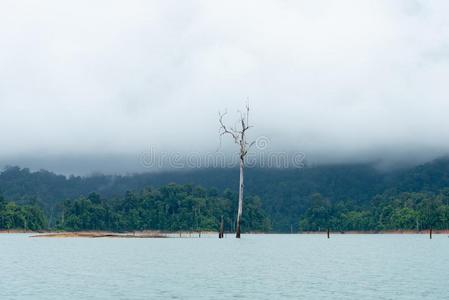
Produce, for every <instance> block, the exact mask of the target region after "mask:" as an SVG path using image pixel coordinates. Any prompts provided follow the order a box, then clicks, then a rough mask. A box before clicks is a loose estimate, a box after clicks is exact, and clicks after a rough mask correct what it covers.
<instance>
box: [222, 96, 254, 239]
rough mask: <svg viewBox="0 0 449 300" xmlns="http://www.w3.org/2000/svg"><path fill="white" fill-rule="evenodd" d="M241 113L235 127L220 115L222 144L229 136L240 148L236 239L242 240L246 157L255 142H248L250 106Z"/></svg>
mask: <svg viewBox="0 0 449 300" xmlns="http://www.w3.org/2000/svg"><path fill="white" fill-rule="evenodd" d="M239 113H240V118H239V119H238V121H237V122H236V124H235V125H234V126H233V127H228V126H226V125H225V124H224V121H223V118H224V117H225V116H226V115H227V112H226V111H225V112H224V113H219V114H218V116H219V122H220V131H219V133H220V144H221V139H222V137H223V136H225V135H229V136H231V137H232V138H233V140H234V143H236V144H237V145H239V148H240V184H239V203H238V211H237V224H236V238H240V222H241V219H242V211H243V189H244V184H243V182H244V180H243V171H244V167H245V156H246V155H247V154H248V150H249V149H250V148H251V147H252V146H253V145H254V144H255V141H253V142H248V140H247V135H246V132H247V131H248V130H249V129H250V128H252V126H250V125H249V105H248V104H246V106H245V111H244V112H241V111H239Z"/></svg>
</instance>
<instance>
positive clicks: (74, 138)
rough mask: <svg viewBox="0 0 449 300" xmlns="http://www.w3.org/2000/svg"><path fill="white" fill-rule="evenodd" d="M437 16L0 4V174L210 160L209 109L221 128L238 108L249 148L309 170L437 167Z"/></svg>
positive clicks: (193, 4) (255, 5)
mask: <svg viewBox="0 0 449 300" xmlns="http://www.w3.org/2000/svg"><path fill="white" fill-rule="evenodd" d="M448 11H449V2H448V1H444V0H441V1H413V0H409V1H391V0H385V1H379V0H373V1H363V0H362V1H361V0H353V1H331V0H329V1H278V0H276V1H274V0H273V1H260V0H257V1H256V0H254V1H221V2H218V1H167V0H164V1H148V0H146V1H111V0H104V1H87V0H86V1H57V0H54V1H49V0H41V1H32V0H30V1H16V0H3V1H1V3H0V141H1V143H0V145H1V147H0V165H7V164H18V165H21V166H24V167H31V168H35V169H38V168H46V169H50V170H55V171H58V172H64V173H71V172H75V173H90V172H93V171H104V172H132V171H142V170H145V168H144V167H143V166H142V162H141V156H142V153H146V151H149V150H148V149H152V150H151V151H155V152H157V153H179V155H181V156H182V155H190V153H201V154H205V153H206V154H207V153H212V152H215V151H217V148H218V147H219V146H220V141H219V138H218V128H219V126H218V112H219V111H223V110H224V109H227V110H228V112H229V114H228V120H229V122H231V123H232V122H233V120H235V117H237V113H236V111H237V110H238V109H240V108H242V107H243V106H244V105H245V103H246V101H248V102H249V104H250V106H251V118H250V120H251V122H252V124H253V125H254V126H255V127H254V128H253V129H251V135H252V138H254V139H256V138H257V137H260V136H265V137H267V138H268V139H269V146H268V147H269V148H268V149H270V151H273V152H276V151H277V152H300V153H303V154H304V155H305V157H306V160H307V161H308V162H311V163H335V162H375V163H377V164H380V165H397V164H404V163H416V162H423V161H426V160H430V159H433V158H436V157H439V156H442V155H445V154H447V153H448V152H449V118H448V117H447V115H448V113H449V99H448V96H449V83H448V78H449V18H447V12H448ZM247 99H248V100H247ZM233 146H234V145H232V143H231V141H230V140H229V139H224V140H223V143H222V147H221V151H224V152H225V153H231V152H232V151H234V150H236V148H235V147H233ZM254 151H257V149H254Z"/></svg>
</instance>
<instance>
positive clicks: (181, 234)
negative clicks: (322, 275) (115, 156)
mask: <svg viewBox="0 0 449 300" xmlns="http://www.w3.org/2000/svg"><path fill="white" fill-rule="evenodd" d="M429 233H430V232H429V230H377V231H376V230H367V231H361V230H354V231H330V232H329V234H330V235H344V234H360V235H363V234H368V235H371V234H429ZM0 234H31V236H30V237H37V238H44V237H47V238H200V237H213V236H215V235H217V236H218V232H214V231H170V232H165V231H156V230H144V231H132V232H113V231H101V230H92V231H51V230H42V231H31V230H0ZM233 234H234V233H232V232H228V233H226V235H233ZM244 234H245V235H260V234H287V235H288V234H297V235H298V234H299V235H301V234H304V235H326V234H327V231H302V232H296V233H277V232H248V233H244ZM432 234H436V235H439V234H447V235H449V230H448V229H442V230H432Z"/></svg>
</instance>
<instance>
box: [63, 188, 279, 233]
mask: <svg viewBox="0 0 449 300" xmlns="http://www.w3.org/2000/svg"><path fill="white" fill-rule="evenodd" d="M234 198H235V195H234V194H233V193H231V192H230V191H229V190H227V191H225V192H224V193H223V195H218V193H217V190H216V189H209V190H208V191H206V190H205V189H203V188H201V187H193V186H191V185H182V186H181V185H175V184H170V185H166V186H162V187H161V188H159V189H145V190H144V191H142V192H138V193H137V192H135V193H132V192H127V193H126V195H125V196H124V197H122V198H118V199H112V200H104V199H101V198H100V196H99V195H98V194H95V193H92V194H90V195H89V196H88V197H87V198H84V197H82V198H80V199H77V200H75V201H66V202H65V203H64V206H63V213H62V216H61V219H60V220H59V221H58V224H57V227H58V228H60V229H64V230H111V231H134V230H146V229H151V230H162V231H178V230H182V231H196V230H209V231H217V229H218V228H219V224H220V222H221V217H222V216H223V219H224V224H225V228H226V230H227V231H232V230H233V224H234V220H235V211H236V205H235V204H236V203H235V201H234V200H235V199H234ZM242 224H243V226H244V228H245V230H246V231H262V232H268V231H270V230H271V228H270V221H269V219H268V218H267V217H266V216H265V214H264V212H263V210H262V208H261V200H260V199H259V198H258V197H249V198H247V199H246V203H245V213H244V215H243V219H242Z"/></svg>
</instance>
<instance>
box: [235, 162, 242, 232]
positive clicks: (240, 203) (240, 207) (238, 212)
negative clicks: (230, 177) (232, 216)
mask: <svg viewBox="0 0 449 300" xmlns="http://www.w3.org/2000/svg"><path fill="white" fill-rule="evenodd" d="M243 167H244V161H243V156H240V185H239V207H238V210H237V232H236V235H235V237H236V238H238V239H239V238H240V222H241V219H242V211H243V187H244V185H243Z"/></svg>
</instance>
